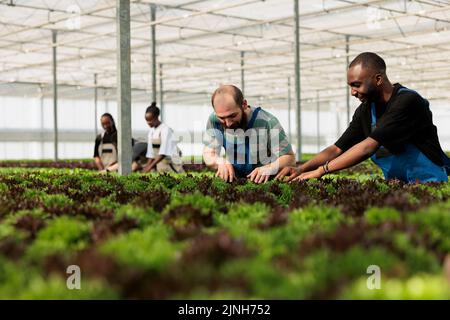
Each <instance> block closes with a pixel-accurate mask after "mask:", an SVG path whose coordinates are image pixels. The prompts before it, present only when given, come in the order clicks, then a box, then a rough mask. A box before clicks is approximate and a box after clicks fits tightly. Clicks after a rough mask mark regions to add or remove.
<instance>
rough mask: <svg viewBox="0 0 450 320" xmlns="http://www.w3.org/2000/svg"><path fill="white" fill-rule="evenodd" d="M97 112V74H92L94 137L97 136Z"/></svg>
mask: <svg viewBox="0 0 450 320" xmlns="http://www.w3.org/2000/svg"><path fill="white" fill-rule="evenodd" d="M97 110H98V87H97V74H96V73H94V124H95V126H94V127H95V136H97V135H98V125H97V122H98V120H97Z"/></svg>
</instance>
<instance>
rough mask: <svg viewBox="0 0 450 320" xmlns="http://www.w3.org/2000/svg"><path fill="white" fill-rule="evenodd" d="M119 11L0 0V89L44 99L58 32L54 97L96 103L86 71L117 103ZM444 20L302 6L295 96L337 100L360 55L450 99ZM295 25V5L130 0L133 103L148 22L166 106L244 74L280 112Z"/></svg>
mask: <svg viewBox="0 0 450 320" xmlns="http://www.w3.org/2000/svg"><path fill="white" fill-rule="evenodd" d="M152 6H153V8H154V9H153V10H155V15H156V18H155V20H153V21H152V18H151V10H152V9H151V8H152ZM115 7H116V1H115V0H93V1H76V0H33V1H26V0H0V56H1V57H2V59H1V61H0V75H1V76H0V79H1V80H0V94H2V95H30V94H31V95H40V94H44V95H46V94H48V95H49V96H50V95H51V87H52V81H53V78H52V67H53V61H52V31H54V30H55V31H57V38H56V47H57V65H58V84H59V87H60V89H59V95H60V97H67V98H80V97H85V98H90V97H92V95H93V88H94V87H95V86H96V85H95V82H94V77H95V76H94V75H97V86H98V87H100V88H102V89H103V94H104V95H106V96H111V97H112V96H114V92H115V90H114V88H115V86H116V69H117V68H116V66H117V50H116V42H117V39H116V9H115ZM449 17H450V1H431V0H415V1H406V0H393V1H389V0H384V1H376V0H371V1H370V0H369V1H367V0H366V1H351V0H329V1H317V0H304V1H303V0H302V1H300V57H301V59H300V74H301V99H302V101H304V102H307V103H308V102H312V101H313V100H314V99H316V97H317V95H319V94H320V97H321V99H322V100H329V101H340V102H342V101H345V97H346V78H345V69H346V64H347V59H352V58H353V57H354V56H355V55H357V54H358V53H360V52H363V51H374V52H377V53H379V54H380V55H381V56H382V57H384V58H385V60H386V62H387V66H388V70H387V72H388V76H389V77H390V78H391V80H392V81H393V82H401V83H402V84H405V85H409V86H411V87H413V88H414V89H417V90H420V91H421V92H423V93H424V95H426V96H427V97H428V98H429V99H447V98H449V96H450V76H449V70H450V65H449V63H448V62H449V58H448V56H449V51H450V29H449V22H450V20H449ZM294 25H295V21H294V1H293V0H265V1H264V0H226V1H225V0H221V1H219V0H191V1H180V0H161V1H144V0H136V1H131V66H132V88H133V100H134V101H149V100H150V97H151V88H152V84H151V82H152V63H151V61H152V60H151V56H152V55H151V53H152V47H151V45H152V36H151V35H152V33H151V28H152V26H155V29H156V38H155V40H156V63H157V70H155V71H156V72H157V74H158V87H159V82H160V80H161V81H162V83H163V92H164V101H166V102H167V103H180V102H182V103H187V104H204V103H208V101H209V99H210V95H211V93H212V91H213V90H214V89H215V88H216V87H217V85H218V84H220V83H235V84H236V85H238V86H240V85H241V72H243V73H244V79H245V93H246V96H247V97H248V98H249V99H252V100H257V101H264V103H265V104H270V105H273V106H276V107H284V106H286V99H287V95H288V91H289V86H288V82H289V81H290V82H291V87H292V88H291V95H293V92H294V89H293V88H294V85H293V83H294V73H295V63H294V62H295V57H294V52H295V50H294V44H295V41H294V39H295V38H294ZM347 46H348V54H347V51H346V47H347ZM161 75H162V76H161ZM289 79H290V80H289ZM158 90H159V89H158ZM306 105H307V104H306Z"/></svg>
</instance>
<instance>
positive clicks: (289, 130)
mask: <svg viewBox="0 0 450 320" xmlns="http://www.w3.org/2000/svg"><path fill="white" fill-rule="evenodd" d="M291 107H292V99H291V77H288V135H289V141H290V142H292V129H291Z"/></svg>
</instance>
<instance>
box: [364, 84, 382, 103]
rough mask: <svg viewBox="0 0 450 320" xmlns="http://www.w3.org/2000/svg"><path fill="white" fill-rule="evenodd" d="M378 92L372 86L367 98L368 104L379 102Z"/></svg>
mask: <svg viewBox="0 0 450 320" xmlns="http://www.w3.org/2000/svg"><path fill="white" fill-rule="evenodd" d="M378 96H379V94H378V91H377V89H376V87H375V86H370V87H369V88H368V90H367V93H366V97H367V101H368V102H376V101H377V100H378Z"/></svg>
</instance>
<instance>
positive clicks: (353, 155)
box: [328, 138, 379, 172]
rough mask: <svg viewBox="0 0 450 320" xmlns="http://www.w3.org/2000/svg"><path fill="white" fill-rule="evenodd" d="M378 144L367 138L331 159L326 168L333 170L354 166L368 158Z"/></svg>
mask: <svg viewBox="0 0 450 320" xmlns="http://www.w3.org/2000/svg"><path fill="white" fill-rule="evenodd" d="M378 146H379V144H378V142H377V141H375V140H374V139H372V138H367V139H365V140H364V141H362V142H360V143H358V144H356V145H354V146H353V147H351V148H350V149H348V150H347V151H346V152H344V153H343V154H342V155H340V156H339V157H337V158H336V159H334V160H333V161H331V162H330V163H329V164H328V170H329V171H330V172H333V171H339V170H342V169H346V168H349V167H351V166H354V165H356V164H358V163H360V162H362V161H364V160H366V159H367V158H369V157H370V156H371V155H372V154H373V153H374V152H375V151H376V150H377V148H378Z"/></svg>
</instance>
